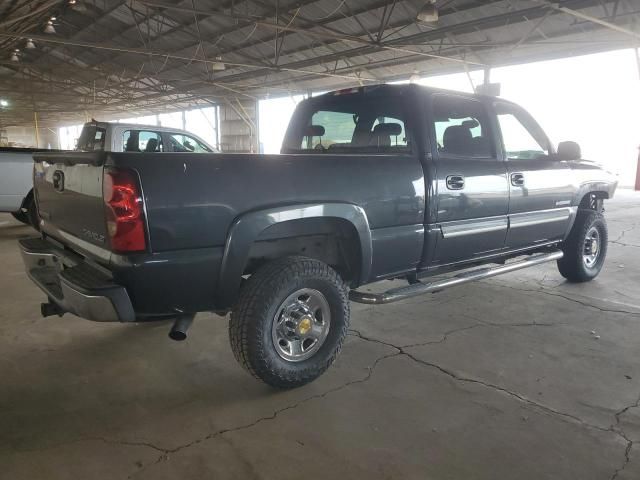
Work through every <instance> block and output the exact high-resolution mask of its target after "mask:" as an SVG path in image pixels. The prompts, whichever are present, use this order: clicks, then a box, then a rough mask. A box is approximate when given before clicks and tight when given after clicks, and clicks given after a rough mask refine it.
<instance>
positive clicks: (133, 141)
mask: <svg viewBox="0 0 640 480" xmlns="http://www.w3.org/2000/svg"><path fill="white" fill-rule="evenodd" d="M125 151H126V152H137V151H138V139H137V138H136V137H134V136H133V135H132V136H130V137H129V138H127V146H126V147H125Z"/></svg>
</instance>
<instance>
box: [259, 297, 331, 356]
mask: <svg viewBox="0 0 640 480" xmlns="http://www.w3.org/2000/svg"><path fill="white" fill-rule="evenodd" d="M330 325H331V310H330V309H329V302H328V301H327V299H326V298H325V296H324V295H323V294H322V293H321V292H319V291H318V290H314V289H311V288H302V289H300V290H297V291H295V292H293V293H292V294H291V295H289V296H288V297H287V298H286V299H285V301H284V302H282V303H281V304H280V306H279V307H278V310H277V311H276V314H275V316H274V317H273V324H272V326H271V338H272V339H273V345H274V346H275V348H276V352H278V355H280V357H282V358H283V359H285V360H287V361H289V362H301V361H302V360H306V359H307V358H309V357H311V356H312V355H313V354H315V353H316V352H317V351H318V350H319V349H320V347H321V346H322V344H323V343H324V341H325V340H326V338H327V335H328V334H329V327H330Z"/></svg>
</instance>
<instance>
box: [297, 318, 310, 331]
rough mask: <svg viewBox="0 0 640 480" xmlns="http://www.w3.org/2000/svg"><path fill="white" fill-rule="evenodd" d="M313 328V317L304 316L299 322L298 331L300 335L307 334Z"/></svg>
mask: <svg viewBox="0 0 640 480" xmlns="http://www.w3.org/2000/svg"><path fill="white" fill-rule="evenodd" d="M309 330H311V319H310V318H309V317H303V318H302V320H300V323H298V333H299V334H300V335H306V334H307V332H308V331H309Z"/></svg>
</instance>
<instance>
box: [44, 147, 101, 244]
mask: <svg viewBox="0 0 640 480" xmlns="http://www.w3.org/2000/svg"><path fill="white" fill-rule="evenodd" d="M105 157H106V154H105V153H103V152H96V153H82V152H73V153H71V152H66V153H64V152H61V153H42V154H35V155H34V160H35V168H34V179H33V181H34V189H35V193H36V199H37V204H38V212H39V214H40V217H41V218H42V221H43V223H42V228H43V231H44V232H45V233H49V234H51V235H54V236H55V234H56V233H57V232H58V231H63V232H66V233H69V234H71V235H73V236H75V237H78V238H81V239H82V240H85V241H87V242H90V243H92V244H94V245H97V246H100V247H105V248H106V247H107V246H108V245H107V227H106V221H105V209H104V203H103V199H102V182H103V168H104V162H105Z"/></svg>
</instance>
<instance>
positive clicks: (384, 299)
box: [349, 250, 563, 305]
mask: <svg viewBox="0 0 640 480" xmlns="http://www.w3.org/2000/svg"><path fill="white" fill-rule="evenodd" d="M562 256H563V253H562V251H560V250H557V251H554V252H551V253H545V254H541V255H535V256H532V257H529V258H527V259H526V260H520V261H518V262H513V263H509V264H506V265H500V266H499V267H491V268H479V269H476V270H471V271H468V272H462V273H460V274H458V275H456V276H454V277H451V278H446V279H444V280H437V281H435V282H431V283H422V282H418V283H415V284H413V285H408V286H406V287H400V288H393V289H391V290H387V291H386V292H383V293H367V292H359V291H358V290H352V291H351V292H350V293H349V298H350V299H351V300H352V301H354V302H357V303H366V304H369V305H382V304H385V303H393V302H397V301H400V300H404V299H405V298H411V297H416V296H418V295H422V294H424V293H435V292H439V291H441V290H444V289H446V288H449V287H455V286H456V285H462V284H464V283H469V282H475V281H476V280H483V279H485V278H490V277H495V276H496V275H502V274H503V273H509V272H515V271H516V270H522V269H523V268H528V267H533V266H535V265H540V264H541V263H546V262H552V261H553V260H560V259H561V258H562Z"/></svg>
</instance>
